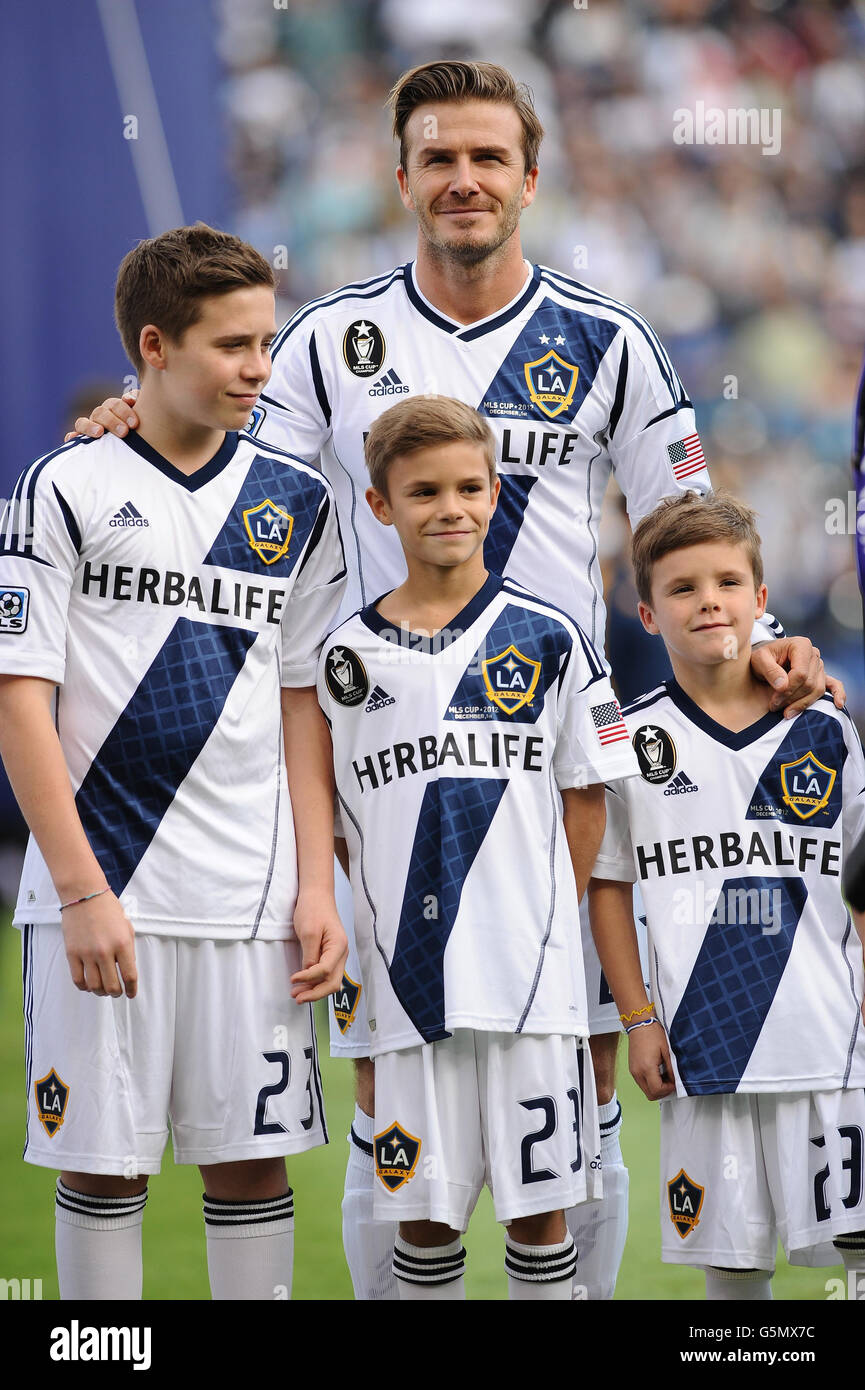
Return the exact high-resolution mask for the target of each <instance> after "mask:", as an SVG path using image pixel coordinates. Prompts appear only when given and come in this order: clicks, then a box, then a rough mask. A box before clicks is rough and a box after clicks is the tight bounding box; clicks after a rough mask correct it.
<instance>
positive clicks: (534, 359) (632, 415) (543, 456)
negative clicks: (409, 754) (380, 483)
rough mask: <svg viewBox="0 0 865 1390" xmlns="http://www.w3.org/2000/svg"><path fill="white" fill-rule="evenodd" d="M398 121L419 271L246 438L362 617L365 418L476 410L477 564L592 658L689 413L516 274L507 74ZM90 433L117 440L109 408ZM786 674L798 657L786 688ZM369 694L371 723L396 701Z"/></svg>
mask: <svg viewBox="0 0 865 1390" xmlns="http://www.w3.org/2000/svg"><path fill="white" fill-rule="evenodd" d="M390 106H391V110H392V112H393V120H394V134H395V136H396V137H397V139H398V140H399V142H400V163H399V167H398V169H397V182H398V185H399V191H400V197H401V199H402V202H403V205H404V206H405V208H406V209H407V210H408V211H410V212H413V213H414V214H415V216H416V218H417V222H418V250H417V259H416V261H415V262H414V263H410V264H409V265H406V266H399V267H397V268H396V269H394V270H393V271H391V272H390V273H389V274H387V275H381V276H377V277H375V278H373V279H371V280H368V281H366V282H363V283H358V284H354V285H347V286H345V287H343V288H342V289H340V290H337V291H335V292H334V293H333V294H330V295H325V296H323V297H322V298H321V299H318V300H315V301H313V302H312V303H310V304H308V305H306V306H304V307H303V308H302V309H299V310H298V312H297V313H296V314H295V315H294V317H293V318H292V319H290V320H289V322H288V323H287V324H286V325H285V327H284V328H283V329H282V330H281V332H280V333H279V334H278V335H277V338H276V340H275V342H274V346H273V359H274V370H273V376H272V378H271V382H270V385H269V387H268V390H267V392H265V393H264V394H263V395H262V396H261V399H260V408H259V409H258V410H257V411H256V412H255V414H254V419H253V421H252V422H251V429H252V431H253V433H256V434H259V435H260V436H261V437H262V438H263V439H266V440H268V441H269V442H272V443H275V444H279V445H282V446H283V447H285V448H287V449H288V450H289V451H290V452H291V453H293V454H296V455H299V456H300V457H301V458H303V459H307V460H309V459H313V458H315V457H316V456H317V455H318V456H319V457H320V466H321V468H322V470H323V472H324V474H325V476H326V477H327V478H328V479H329V481H330V482H331V484H332V485H333V488H334V491H335V494H336V499H337V507H338V510H339V514H340V517H341V520H342V523H343V530H344V533H345V541H346V552H347V554H346V561H347V565H348V569H349V593H350V600H349V601H350V603H351V607H350V608H347V609H346V611H348V612H350V611H351V610H352V609H353V608H356V607H358V606H360V605H362V604H367V603H369V602H372V601H374V600H375V599H377V598H378V597H380V596H381V595H382V594H383V593H384V592H385V591H387V590H390V589H393V588H394V587H396V586H397V585H398V584H399V583H401V582H402V580H403V578H404V576H405V564H404V561H403V558H402V555H401V552H400V550H399V545H398V542H397V540H396V538H395V537H394V536H392V535H391V533H389V532H385V533H384V534H382V532H381V528H380V527H379V526H378V525H377V523H376V521H375V518H374V517H373V515H372V513H371V511H369V509H368V507H367V506H366V503H365V500H364V493H365V491H366V487H367V485H368V478H367V473H366V467H365V463H364V457H363V441H364V435H365V433H366V432H367V431H368V430H369V427H370V425H371V423H372V421H373V420H374V419H375V418H376V416H377V415H378V414H379V413H380V412H381V411H382V410H383V409H385V408H386V407H387V406H388V405H391V404H393V403H394V402H395V401H396V400H399V399H400V398H401V397H402V396H404V395H408V394H411V393H430V392H433V393H437V394H447V395H451V396H456V397H457V398H459V399H461V400H464V401H466V402H467V403H468V404H470V405H473V406H475V407H476V408H477V409H478V410H479V411H480V412H481V413H482V414H484V415H486V416H487V417H488V419H489V421H490V424H491V426H492V428H493V430H494V431H495V433H496V436H497V440H498V445H499V458H498V463H499V473H500V476H501V480H502V491H501V496H500V500H499V504H498V508H497V511H496V515H495V517H494V518H493V522H492V524H491V526H490V532H489V536H488V539H487V543H486V548H485V557H486V562H487V567H488V568H489V569H490V570H492V571H493V572H497V573H505V574H507V575H509V576H510V577H512V578H514V579H515V580H517V581H518V582H520V583H523V584H525V585H527V586H528V587H529V588H534V587H535V585H536V583H537V581H538V576H539V575H540V574H543V587H544V591H545V593H546V594H547V595H548V596H549V597H550V598H551V599H552V600H553V601H554V602H555V603H557V604H558V605H559V606H561V607H562V608H563V609H564V610H565V611H566V612H567V613H568V614H570V615H572V616H573V617H574V618H575V619H576V620H577V621H578V622H579V623H580V625H581V626H582V627H583V628H584V630H585V631H586V633H587V634H588V636H589V638H590V640H591V641H592V642H593V643H595V644H596V645H597V646H598V647H599V648H602V647H603V641H604V626H605V623H604V616H605V615H604V602H603V591H602V583H601V575H600V566H599V563H598V546H597V535H598V523H599V520H600V512H601V505H602V502H603V496H604V492H605V490H606V486H607V482H608V481H609V477H610V474H611V472H615V474H616V478H617V481H618V483H619V485H620V487H621V488H622V491H623V492H624V494H625V496H626V499H627V502H628V510H629V514H630V516H631V520H632V521H633V522H634V523H636V522H637V521H638V520H639V519H640V518H641V517H642V516H643V515H645V513H646V512H648V511H650V510H651V508H652V507H653V506H654V505H655V503H656V502H657V501H658V500H659V499H660V498H661V497H663V496H666V495H668V494H670V493H673V492H677V491H683V490H685V489H688V488H697V489H699V490H700V491H704V490H705V489H706V488H708V486H709V479H708V474H707V472H706V468H705V462H704V460H703V455H702V450H701V448H700V443H699V438H698V436H697V433H696V424H695V420H694V413H693V407H692V406H691V403H690V401H689V400H688V398H687V396H686V394H685V391H684V388H683V386H682V384H681V382H680V380H679V378H678V376H677V374H676V372H675V370H674V368H673V366H672V364H671V362H670V359H669V357H668V356H667V354H666V352H665V351H664V348H663V347H662V345H661V344H660V342H659V341H658V339H657V337H656V336H655V334H654V333H653V331H652V330H651V328H650V327H649V326H648V325H647V324H646V323H645V321H644V320H643V319H641V318H640V316H639V315H638V314H636V313H635V312H634V310H633V309H630V308H629V307H628V306H627V305H624V304H621V303H619V302H618V301H616V300H614V299H611V298H610V297H609V296H607V295H604V294H599V293H597V292H596V291H594V290H591V289H589V288H587V287H586V286H584V285H580V284H578V283H577V282H575V281H573V280H571V279H570V278H569V277H567V276H563V275H560V274H558V273H557V272H554V271H550V270H546V269H544V268H542V267H540V266H531V265H529V264H528V263H527V262H526V261H525V260H524V259H523V254H522V248H521V244H520V234H519V219H520V215H521V213H522V211H523V209H525V208H527V207H528V206H529V205H530V204H531V203H532V201H533V200H534V197H535V191H536V188H537V179H538V147H539V145H540V141H541V138H542V136H543V129H542V126H541V124H540V122H539V120H538V118H537V115H536V114H535V111H534V109H533V107H532V104H531V99H530V96H529V93H528V91H527V90H526V89H525V88H523V87H520V86H519V85H518V84H517V83H516V82H515V80H514V79H513V77H512V76H511V75H510V73H508V72H506V71H505V70H504V69H503V68H500V67H497V66H496V65H495V64H492V63H468V62H459V61H448V62H435V63H427V64H423V65H422V66H420V67H418V68H415V69H412V70H411V71H410V72H408V73H406V74H404V76H403V77H401V78H400V80H399V81H398V82H397V84H396V86H395V87H394V89H393V91H392V93H391V96H390ZM108 404H109V405H110V404H111V403H108ZM115 411H116V415H117V416H119V418H120V420H121V421H123V422H125V423H126V424H129V423H134V419H135V414H134V410H132V409H131V408H130V407H129V406H128V405H124V404H123V403H122V402H118V403H117V404H116V406H115ZM95 418H96V420H97V421H99V422H100V423H104V424H107V425H108V426H109V427H110V428H116V429H117V430H118V432H120V431H121V430H122V429H123V428H124V425H123V424H121V425H118V422H117V419H116V418H115V415H114V414H113V413H112V412H111V411H110V410H109V411H106V410H104V408H103V410H102V411H100V412H97V413H96V416H95ZM77 424H78V425H79V426H87V422H80V421H79V422H77ZM88 428H89V432H91V433H92V432H98V431H94V430H93V427H92V426H89V427H88ZM772 635H773V634H772V632H771V631H765V632H764V634H763V636H764V637H771V636H772ZM779 661H781V662H789V663H790V667H791V669H790V674H789V676H788V675H787V674H786V673H785V672H784V671H783V670H782V669H781V667H780V666H779V665H778V664H777V663H778V662H779ZM755 668H756V669H757V670H758V672H759V674H760V675H761V676H762V678H763V679H765V680H767V681H768V683H769V684H770V685H778V686H779V690H778V693H777V695H776V696H775V697H773V699H774V700H775V701H776V702H777V703H781V702H783V699H785V698H787V699H791V700H798V699H799V697H800V696H802V695H803V694H805V695H806V696H807V698H805V700H804V703H807V702H808V700H809V699H813V698H816V696H817V695H818V694H819V693H821V692H822V690H823V688H824V686H823V680H822V676H821V674H820V671H821V664H820V661H819V653H815V652H813V651H812V649H811V646H810V643H808V642H807V640H806V639H803V638H798V639H794V640H793V641H792V642H787V641H784V642H780V643H771V644H769V646H768V648H767V647H764V648H763V649H762V650H761V651H760V652H759V653H758V654H757V655H755ZM782 691H783V694H782ZM375 696H376V692H372V693H371V698H370V701H369V703H368V705H367V706H366V713H368V715H369V717H370V718H373V717H374V715H375V713H376V709H377V708H383V707H384V705H383V703H379V704H378V705H377V704H376V699H375V698H373V697H375ZM386 698H387V692H386V691H383V692H382V693H381V694H378V695H377V699H378V701H379V702H382V701H384V700H386ZM838 698H842V697H841V695H840V694H839V696H838ZM582 925H583V940H584V949H585V952H586V968H587V979H588V988H589V994H590V999H589V1005H590V1010H593V1012H592V1015H591V1018H590V1022H591V1025H592V1031H593V1037H592V1056H593V1061H594V1066H595V1080H596V1086H597V1092H598V1102H599V1107H600V1119H601V1127H602V1128H601V1133H602V1160H603V1167H604V1186H605V1193H606V1194H607V1195H605V1197H604V1201H603V1203H602V1204H600V1205H599V1206H597V1207H596V1208H595V1210H594V1211H593V1212H592V1213H591V1214H590V1216H589V1217H588V1218H587V1228H586V1229H579V1230H577V1229H573V1228H572V1233H573V1234H574V1238H575V1243H576V1245H577V1249H578V1251H579V1252H580V1263H579V1265H578V1271H577V1278H576V1281H575V1287H576V1289H577V1291H578V1294H577V1296H583V1297H586V1296H588V1297H589V1298H612V1295H613V1289H614V1286H615V1277H616V1272H617V1270H618V1265H619V1262H620V1260H621V1254H622V1250H623V1248H624V1240H625V1232H626V1228H627V1172H626V1170H625V1168H624V1166H623V1164H622V1158H621V1150H620V1147H619V1140H618V1131H619V1121H620V1113H621V1112H620V1110H619V1106H618V1102H617V1100H616V1095H615V1057H616V1047H617V1040H618V1031H619V1022H618V1016H617V1013H616V1009H615V1005H614V1004H613V1002H612V998H611V996H610V995H609V991H608V990H607V989H606V985H605V982H604V981H603V977H602V976H601V973H600V966H599V964H598V962H597V956H596V953H595V951H594V947H593V945H592V944H591V938H590V933H589V931H588V924H587V922H585V921H584V922H583V924H582ZM355 962H356V957H355V956H354V955H353V954H352V955H351V956H350V957H349V963H348V966H347V970H346V980H345V984H344V990H343V995H342V999H340V996H339V994H338V995H337V1002H336V1010H335V1012H336V1019H337V1024H338V1026H339V1027H340V1029H341V1031H342V1032H343V1036H341V1037H338V1038H337V1039H336V1042H335V1045H334V1046H333V1048H332V1050H333V1052H334V1053H335V1054H336V1055H340V1054H341V1055H349V1056H354V1057H356V1058H359V1059H361V1060H360V1061H359V1062H358V1066H357V1070H358V1108H357V1110H356V1113H355V1122H354V1125H353V1127H352V1143H351V1149H350V1157H349V1165H348V1171H347V1175H346V1197H345V1202H344V1205H343V1212H344V1218H345V1221H344V1236H345V1240H346V1254H347V1258H348V1261H349V1266H350V1268H351V1270H352V1278H353V1281H354V1286H355V1293H356V1294H357V1296H358V1297H361V1298H382V1297H389V1298H394V1297H396V1293H395V1291H394V1288H393V1282H392V1280H391V1278H390V1274H389V1260H390V1250H391V1248H392V1244H393V1231H392V1230H391V1229H389V1228H388V1227H386V1226H381V1223H379V1225H374V1224H373V1223H372V1220H371V1212H372V1187H373V1183H374V1181H375V1165H374V1154H373V1148H374V1143H373V1141H374V1135H373V1132H372V1130H373V1126H372V1118H371V1117H372V1113H373V1104H372V1096H373V1089H372V1088H373V1074H372V1067H371V1064H370V1063H369V1061H368V1060H363V1059H365V1058H368V1051H369V1043H368V1041H366V1037H367V1034H366V1023H365V1019H364V1003H365V1000H364V997H363V994H362V989H359V986H360V985H361V983H362V982H361V981H360V979H359V974H358V973H357V971H356V964H355ZM353 970H354V971H355V973H354V974H353V973H352V972H353ZM581 1290H582V1293H580V1291H581Z"/></svg>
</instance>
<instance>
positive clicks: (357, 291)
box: [270, 265, 404, 408]
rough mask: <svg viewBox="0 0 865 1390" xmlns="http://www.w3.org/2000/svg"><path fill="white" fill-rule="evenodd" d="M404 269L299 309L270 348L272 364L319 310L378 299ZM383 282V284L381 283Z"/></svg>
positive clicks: (400, 275)
mask: <svg viewBox="0 0 865 1390" xmlns="http://www.w3.org/2000/svg"><path fill="white" fill-rule="evenodd" d="M403 269H404V267H403V266H401V265H400V266H397V267H396V269H395V270H390V271H388V272H387V275H380V276H374V277H373V278H372V279H370V280H358V281H357V282H356V284H354V285H343V286H342V287H341V288H340V289H338V290H334V292H333V294H331V295H322V297H321V298H320V299H311V300H310V301H309V303H308V304H304V305H303V306H302V307H301V308H300V309H298V311H297V313H296V314H295V315H294V316H293V317H292V318H290V319H289V320H288V322H287V323H285V324H283V326H282V328H281V329H280V330H279V332H278V333H277V335H276V337H275V338H274V340H273V342H272V343H271V347H270V360H271V362H272V361H273V360H274V358H275V357H276V356H277V354H278V353H279V352H280V351H281V349H282V348H283V347H284V346H285V344H286V343H287V342H288V339H289V338H290V337H291V335H292V333H293V332H294V330H295V329H296V328H299V327H300V325H301V324H302V323H303V322H304V321H305V320H306V319H308V318H309V316H310V314H314V313H315V312H316V310H318V309H329V308H330V307H331V305H333V304H341V303H343V302H344V301H345V300H346V299H377V298H378V296H379V295H382V294H384V293H385V291H386V290H388V289H390V287H391V285H392V284H394V283H395V282H396V281H397V280H399V279H401V277H402V274H403ZM382 281H383V283H380V282H382ZM368 285H374V286H376V288H375V289H372V290H370V291H369V292H368V293H364V292H363V291H364V289H365V287H366V286H368ZM273 404H274V405H279V404H280V402H279V401H274V402H273ZM283 408H284V407H283Z"/></svg>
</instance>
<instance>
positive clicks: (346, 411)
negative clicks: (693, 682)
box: [250, 264, 709, 648]
mask: <svg viewBox="0 0 865 1390" xmlns="http://www.w3.org/2000/svg"><path fill="white" fill-rule="evenodd" d="M528 269H529V272H530V273H529V275H528V279H527V281H526V284H525V285H524V287H523V289H522V290H521V291H520V293H519V294H518V295H517V297H516V298H515V299H514V300H513V301H512V302H511V303H510V304H509V305H507V306H506V307H505V308H504V309H502V310H500V311H499V312H498V313H496V314H495V315H493V316H492V317H491V318H487V319H482V320H481V321H480V322H478V323H473V324H469V325H465V324H460V323H457V322H455V321H454V320H453V319H448V318H446V317H445V316H444V315H442V314H441V313H439V311H438V310H437V309H435V308H434V307H433V305H432V304H430V303H429V302H428V301H427V300H426V299H425V298H424V297H423V295H422V294H421V293H420V291H419V289H418V288H417V284H416V281H415V273H414V267H413V265H411V264H409V265H405V266H400V267H398V268H397V269H396V270H394V271H392V272H391V273H390V274H389V275H381V276H378V277H376V278H375V279H372V280H367V281H364V282H362V283H358V284H355V285H347V286H345V287H344V288H343V289H341V290H337V291H336V292H335V293H333V294H330V295H326V296H324V297H323V298H321V299H318V300H314V301H313V302H312V303H310V304H308V305H306V306H305V307H304V308H302V309H300V310H298V312H297V313H296V314H295V315H294V317H293V318H292V319H291V320H290V321H289V322H288V323H287V324H286V325H285V327H284V328H283V329H282V330H281V331H280V333H279V334H278V335H277V337H276V340H275V342H274V346H273V350H272V355H273V375H272V377H271V380H270V382H269V384H268V386H267V389H266V391H265V392H264V393H263V394H262V396H261V399H260V404H259V407H258V409H256V411H255V412H254V413H253V420H252V422H251V426H250V427H251V429H252V430H253V431H254V432H255V433H256V435H257V436H258V437H263V438H265V439H272V440H273V442H274V443H276V444H279V445H281V446H282V447H284V448H286V449H289V450H291V452H292V453H295V454H299V455H300V456H301V457H302V458H305V459H308V460H310V461H311V460H313V459H315V458H316V456H320V464H321V467H322V469H323V471H324V474H325V476H326V477H327V478H328V479H329V480H330V482H331V483H332V484H333V488H334V491H335V493H336V498H337V505H338V507H339V514H340V518H341V520H342V524H343V527H344V529H345V531H346V548H347V554H346V560H347V564H348V569H349V576H350V578H349V593H348V595H347V605H348V606H347V608H346V611H351V609H352V608H356V607H359V606H362V605H364V604H367V603H370V602H373V601H375V600H376V599H377V598H378V597H379V595H381V594H382V593H385V592H386V591H388V590H389V589H392V588H394V587H395V586H396V585H398V584H400V583H402V580H403V579H404V577H405V561H404V559H403V556H402V552H401V550H400V547H399V541H398V538H397V536H396V533H395V532H394V531H393V530H392V529H390V528H384V527H382V526H381V525H379V523H378V522H377V521H376V520H375V518H374V516H373V514H372V512H371V511H370V509H369V507H368V505H367V503H366V500H365V496H364V494H365V491H366V489H367V487H368V486H369V476H368V473H367V469H366V465H365V462H364V456H363V444H364V438H365V436H366V434H367V432H368V431H369V428H370V425H371V424H372V422H373V420H375V419H376V417H377V416H378V415H379V414H381V412H382V411H384V410H386V409H387V408H388V406H391V405H394V404H396V402H398V401H400V400H403V399H405V397H406V396H408V395H418V394H422V393H429V392H433V393H437V394H440V395H447V396H454V397H456V398H457V399H459V400H461V401H465V402H466V403H467V404H468V405H471V406H474V407H476V408H477V410H478V411H479V412H480V413H481V414H482V415H484V416H486V417H487V419H488V421H489V424H490V425H491V427H492V429H493V432H494V434H495V436H496V440H497V462H498V469H499V473H500V476H501V481H502V490H501V495H500V497H499V502H498V507H497V508H496V513H495V515H494V517H493V519H492V524H491V526H490V531H489V536H488V538H487V541H486V547H485V559H486V564H487V568H488V569H489V570H491V571H492V572H493V573H496V574H507V575H508V576H510V577H512V578H514V579H516V580H517V581H518V582H519V583H522V584H526V585H527V586H528V587H529V588H534V587H536V586H537V576H538V574H539V573H542V574H543V575H544V592H545V596H546V597H548V598H549V599H550V601H551V602H554V603H556V604H557V605H558V606H559V607H561V608H563V609H564V610H565V612H567V613H570V614H572V615H574V617H576V618H577V619H578V620H579V622H580V624H581V625H582V627H583V628H584V630H585V631H586V633H587V635H588V636H589V638H590V640H591V641H592V642H594V643H595V645H596V646H598V647H599V648H602V647H603V642H604V624H605V616H604V603H603V592H602V583H601V574H600V566H599V562H598V525H599V522H600V515H601V504H602V501H603V496H604V492H605V490H606V487H607V483H608V480H609V477H610V474H611V472H615V475H616V479H617V481H618V483H619V486H620V487H621V488H622V491H623V492H624V494H625V496H626V498H627V502H628V510H629V513H630V517H631V520H632V522H633V523H634V524H636V523H637V522H638V521H639V520H640V518H641V517H642V516H644V515H645V514H646V513H647V512H648V511H650V510H651V509H652V508H653V507H654V506H655V505H656V503H657V502H659V501H660V499H661V498H662V497H666V496H669V495H670V494H672V493H675V492H678V491H681V490H684V489H687V488H692V489H696V490H697V491H705V490H706V489H707V488H708V486H709V479H708V475H707V473H706V467H705V462H704V459H703V453H702V449H701V447H700V440H699V437H698V435H697V431H696V425H695V421H694V412H693V408H692V406H691V403H690V401H689V400H688V398H687V396H686V394H685V391H684V388H683V386H682V383H681V382H680V380H679V378H678V376H677V374H676V372H675V370H674V368H673V366H672V364H671V362H670V359H669V357H668V356H667V353H666V352H665V350H664V348H663V347H662V345H661V344H660V342H659V341H658V338H657V337H656V335H655V334H654V332H653V331H652V329H651V328H650V327H649V326H648V324H646V322H645V321H644V320H643V319H642V318H641V317H640V316H639V314H637V313H635V311H634V310H633V309H631V308H629V307H628V306H627V305H626V304H622V303H620V302H619V301H618V300H615V299H611V298H610V297H609V296H608V295H604V294H600V293H598V291H596V290H593V289H590V288H588V287H587V286H585V285H581V284H579V283H578V282H577V281H575V280H571V279H569V278H568V277H567V276H564V275H560V274H558V273H557V272H555V271H552V270H547V269H544V268H542V267H540V266H534V267H528ZM349 522H350V525H351V531H352V536H351V537H349V535H348V527H349ZM551 557H555V558H554V563H551Z"/></svg>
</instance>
